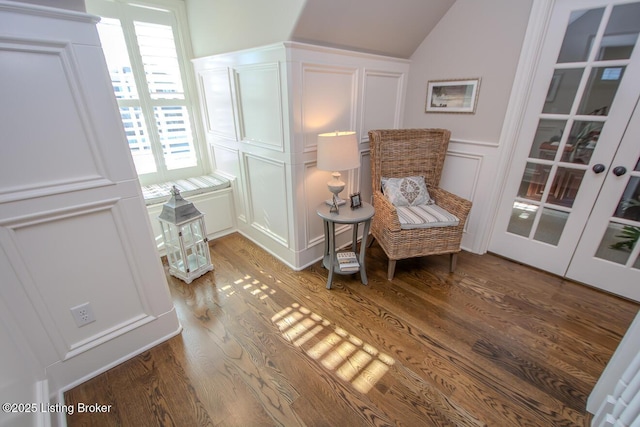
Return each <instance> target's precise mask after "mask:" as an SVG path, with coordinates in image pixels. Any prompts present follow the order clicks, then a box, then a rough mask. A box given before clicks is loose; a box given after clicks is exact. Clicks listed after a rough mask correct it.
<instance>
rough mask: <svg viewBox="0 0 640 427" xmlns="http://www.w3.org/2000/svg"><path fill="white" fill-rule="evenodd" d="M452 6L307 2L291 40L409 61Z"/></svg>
mask: <svg viewBox="0 0 640 427" xmlns="http://www.w3.org/2000/svg"><path fill="white" fill-rule="evenodd" d="M238 3H240V2H238ZM453 3H455V0H307V1H306V2H305V4H304V6H303V8H302V11H301V13H300V15H299V18H298V21H297V22H296V23H295V26H294V27H293V31H292V33H291V40H292V41H300V42H307V43H313V44H320V45H324V46H333V47H340V48H347V49H351V50H358V51H364V52H371V53H378V54H383V55H389V56H395V57H400V58H409V57H410V56H411V55H412V54H413V52H414V51H415V50H416V49H417V48H418V46H419V45H420V43H422V41H423V40H424V39H425V37H427V35H428V34H429V33H430V32H431V30H432V29H433V28H434V27H435V26H436V24H437V23H438V22H439V21H440V19H441V18H442V17H443V16H444V14H445V13H446V12H447V11H448V10H449V8H450V7H451V6H452V5H453ZM238 7H240V6H238Z"/></svg>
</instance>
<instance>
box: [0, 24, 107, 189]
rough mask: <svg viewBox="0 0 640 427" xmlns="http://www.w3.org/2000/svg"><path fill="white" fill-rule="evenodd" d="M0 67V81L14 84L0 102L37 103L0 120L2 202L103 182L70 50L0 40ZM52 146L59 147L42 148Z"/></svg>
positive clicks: (54, 45) (18, 105)
mask: <svg viewBox="0 0 640 427" xmlns="http://www.w3.org/2000/svg"><path fill="white" fill-rule="evenodd" d="M0 62H2V67H0V80H1V81H3V82H11V83H10V84H5V85H3V94H2V96H3V97H5V99H22V100H25V101H26V100H34V99H37V100H38V102H15V103H13V104H12V108H10V109H6V110H3V114H2V115H1V116H0V128H2V139H3V147H2V155H0V196H2V195H5V194H7V193H12V192H25V191H29V190H34V189H40V190H41V192H42V190H43V189H45V188H46V189H51V191H50V192H55V191H56V188H55V187H60V186H65V185H69V184H77V183H82V182H84V183H89V182H91V181H99V180H101V179H103V177H104V175H105V171H104V167H103V166H102V162H101V160H100V156H99V153H98V152H97V149H96V141H95V138H94V135H93V134H92V133H91V124H90V122H89V119H88V116H87V113H86V111H87V110H88V108H87V106H86V105H85V104H84V102H83V97H82V95H81V93H80V88H79V85H78V83H77V82H76V80H77V75H78V71H77V70H76V65H75V64H76V61H75V58H74V57H73V51H72V48H71V46H70V45H66V44H61V43H55V42H49V41H44V40H43V41H30V42H21V41H19V40H11V41H8V40H6V39H3V38H2V37H0ZM25 70H33V71H25ZM40 70H47V72H46V73H42V72H41V71H40ZM34 118H37V121H38V126H33V120H34ZM51 140H55V141H56V143H55V144H43V143H42V142H43V141H51ZM69 153H73V155H69ZM45 193H46V191H45Z"/></svg>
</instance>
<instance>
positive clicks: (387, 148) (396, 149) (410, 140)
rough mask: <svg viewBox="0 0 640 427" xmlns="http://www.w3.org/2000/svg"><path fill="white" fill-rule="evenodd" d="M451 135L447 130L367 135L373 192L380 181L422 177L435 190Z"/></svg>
mask: <svg viewBox="0 0 640 427" xmlns="http://www.w3.org/2000/svg"><path fill="white" fill-rule="evenodd" d="M450 137H451V132H450V131H449V130H447V129H386V130H372V131H370V132H369V140H370V141H371V142H372V143H371V152H372V153H371V156H372V159H375V162H374V164H372V171H371V174H372V182H373V185H374V187H373V188H380V182H381V179H382V178H383V177H384V178H403V177H407V176H424V178H425V181H426V183H427V185H429V186H431V187H437V186H438V184H439V183H440V177H441V175H442V167H443V165H444V159H445V155H446V154H447V147H448V145H449V138H450Z"/></svg>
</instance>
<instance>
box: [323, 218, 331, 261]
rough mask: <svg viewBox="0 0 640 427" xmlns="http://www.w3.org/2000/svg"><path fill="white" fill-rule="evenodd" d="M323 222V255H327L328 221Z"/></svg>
mask: <svg viewBox="0 0 640 427" xmlns="http://www.w3.org/2000/svg"><path fill="white" fill-rule="evenodd" d="M322 222H323V224H324V256H326V255H329V221H327V220H324V221H322Z"/></svg>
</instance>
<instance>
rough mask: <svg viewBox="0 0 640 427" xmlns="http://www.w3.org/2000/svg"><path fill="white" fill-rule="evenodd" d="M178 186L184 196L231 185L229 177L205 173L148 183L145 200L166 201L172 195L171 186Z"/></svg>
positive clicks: (151, 203) (153, 202)
mask: <svg viewBox="0 0 640 427" xmlns="http://www.w3.org/2000/svg"><path fill="white" fill-rule="evenodd" d="M174 185H175V186H176V187H177V188H178V190H180V194H182V196H183V197H189V196H194V195H196V194H202V193H208V192H210V191H216V190H221V189H223V188H227V187H229V186H230V185H231V183H230V182H229V180H228V179H226V178H223V177H221V176H217V175H204V176H197V177H194V178H188V179H179V180H177V181H169V182H164V183H162V184H153V185H146V186H143V187H142V195H143V196H144V202H145V204H146V205H147V206H148V205H153V204H156V203H165V202H166V201H167V200H169V198H170V197H171V187H173V186H174Z"/></svg>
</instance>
